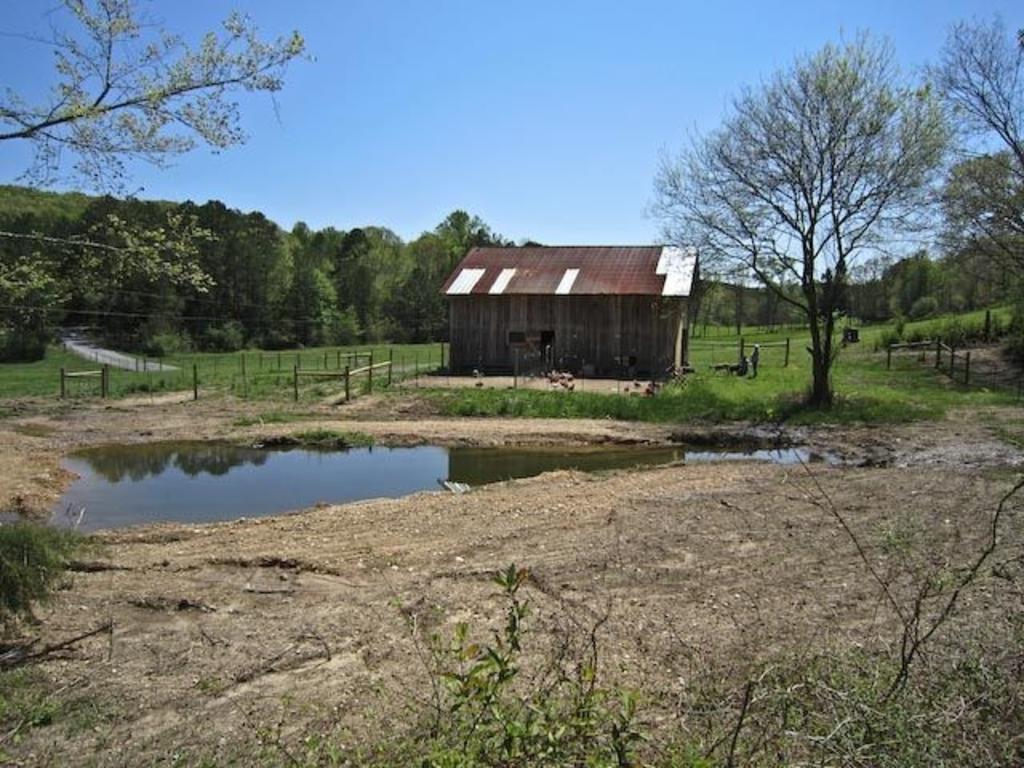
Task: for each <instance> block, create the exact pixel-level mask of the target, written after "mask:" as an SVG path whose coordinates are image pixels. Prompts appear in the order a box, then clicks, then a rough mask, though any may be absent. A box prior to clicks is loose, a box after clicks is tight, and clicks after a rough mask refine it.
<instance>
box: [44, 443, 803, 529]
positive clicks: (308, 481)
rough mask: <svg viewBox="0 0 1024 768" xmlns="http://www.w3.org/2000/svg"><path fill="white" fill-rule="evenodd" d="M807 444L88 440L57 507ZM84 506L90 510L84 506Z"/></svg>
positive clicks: (308, 494) (75, 516) (172, 513)
mask: <svg viewBox="0 0 1024 768" xmlns="http://www.w3.org/2000/svg"><path fill="white" fill-rule="evenodd" d="M815 458H816V457H815V456H814V455H812V454H809V453H808V452H806V451H805V450H803V449H794V448H789V449H781V450H754V451H748V452H739V451H734V452H714V451H701V452H690V451H686V450H684V449H683V448H682V447H648V446H629V447H623V446H614V447H598V448H444V447H440V446H432V445H423V446H416V447H412V448H382V447H374V448H352V449H348V450H331V451H323V450H308V449H299V448H293V449H288V450H281V449H268V448H250V447H244V446H238V445H231V444H227V443H211V442H173V443H147V444H141V445H114V446H103V447H98V448H89V449H86V450H84V451H80V452H78V453H75V454H72V455H70V456H69V457H67V458H66V459H65V460H64V462H63V465H64V467H65V468H67V469H69V470H71V471H72V472H74V473H75V474H77V475H79V479H78V480H76V481H75V482H74V483H73V484H72V485H71V487H70V488H69V489H68V491H67V493H66V494H65V495H64V497H63V498H62V499H61V500H60V502H58V504H57V505H56V507H55V508H54V520H55V522H57V523H58V524H72V523H74V522H76V521H79V522H78V525H79V527H80V528H81V529H82V530H97V529H103V528H116V527H120V526H126V525H135V524H139V523H150V522H179V523H204V522H213V521H222V520H233V519H236V518H239V517H259V516H263V515H271V514H277V513H281V512H285V511H288V510H295V509H302V508H304V507H310V506H313V505H314V504H317V503H319V502H326V503H341V502H346V501H357V500H361V499H372V498H379V497H391V498H397V497H400V496H406V495H408V494H411V493H415V492H417V491H423V490H438V489H439V488H440V484H441V483H442V482H444V481H446V480H451V481H455V482H459V483H466V484H468V485H470V486H477V485H485V484H487V483H493V482H498V481H501V480H508V479H512V478H521V477H532V476H533V475H538V474H540V473H542V472H548V471H551V470H556V469H578V470H583V471H587V472H593V471H599V470H609V469H620V468H625V467H635V466H656V465H661V464H669V463H672V462H676V461H682V460H683V459H685V460H686V461H721V460H735V459H762V460H768V461H773V462H780V463H794V462H797V461H800V460H803V461H813V460H815ZM83 509H84V510H85V511H84V513H83V512H81V510H83Z"/></svg>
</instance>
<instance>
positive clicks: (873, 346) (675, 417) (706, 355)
mask: <svg viewBox="0 0 1024 768" xmlns="http://www.w3.org/2000/svg"><path fill="white" fill-rule="evenodd" d="M984 316H985V313H984V311H981V312H973V313H969V314H965V315H959V316H948V317H936V318H931V319H928V320H923V321H919V322H913V323H906V324H905V326H904V328H903V335H904V337H906V338H935V337H938V336H943V335H944V333H945V332H949V331H951V330H955V329H960V331H962V330H963V329H964V328H967V329H971V328H975V329H976V328H977V327H980V325H981V324H982V323H983V322H984ZM993 316H994V318H995V320H996V322H999V323H1003V324H1005V323H1006V322H1007V321H1008V318H1009V310H1007V309H997V310H994V311H993ZM894 329H895V327H894V325H893V324H884V325H876V326H869V327H862V328H861V329H860V336H861V341H860V343H859V344H856V345H851V346H849V347H847V348H845V349H844V350H843V351H842V353H841V354H840V356H839V359H838V361H837V362H836V364H835V368H834V383H835V389H836V392H837V394H838V403H837V406H836V407H835V408H834V409H832V410H831V411H829V412H827V413H823V412H819V411H808V410H806V409H804V408H803V407H802V405H801V401H802V394H803V392H805V391H806V389H807V387H808V384H809V381H810V365H809V363H810V358H809V355H808V353H807V351H806V349H805V348H806V347H807V345H808V343H809V335H808V333H807V331H806V329H797V328H779V329H774V330H764V329H749V330H745V331H744V333H743V335H742V339H743V344H744V346H745V349H746V351H747V352H748V354H749V350H750V349H751V346H752V345H753V344H754V343H759V344H762V345H763V346H762V348H761V370H760V375H759V376H758V377H757V378H756V379H752V378H738V377H736V376H732V375H729V374H727V373H719V372H714V371H713V369H712V366H713V365H715V364H719V363H733V362H735V361H736V360H737V358H738V355H739V344H740V337H737V336H736V333H735V329H734V328H725V327H711V328H708V329H707V336H698V337H696V338H694V339H692V340H691V354H690V358H691V362H692V364H693V365H694V367H695V368H696V369H697V373H696V374H695V375H693V376H690V377H688V380H687V381H686V383H685V384H683V385H682V386H670V387H666V388H665V389H664V390H663V391H662V393H661V394H660V395H659V396H658V397H656V398H643V397H639V396H636V397H624V396H619V395H602V394H597V393H591V392H576V393H573V394H572V395H569V394H567V393H562V392H544V391H524V390H518V391H514V392H513V391H508V390H495V389H479V390H477V389H462V390H444V391H428V392H426V396H427V397H428V398H429V399H431V400H432V401H434V402H435V403H436V405H437V407H438V408H439V409H440V410H441V411H442V412H443V413H446V414H449V415H459V416H487V415H501V416H524V417H526V416H533V417H559V418H584V417H587V418H618V419H632V420H640V421H656V422H673V421H685V420H691V419H702V420H710V421H717V420H721V421H728V420H748V421H758V422H770V421H779V420H785V421H789V422H791V423H800V422H817V421H837V422H844V421H866V422H882V423H885V422H889V423H894V422H904V421H911V420H916V419H928V418H938V417H940V416H941V415H942V414H943V413H945V412H946V410H947V409H948V408H950V407H952V406H985V405H1004V404H1014V403H1018V402H1020V400H1019V395H1018V393H1017V392H1016V391H1013V390H1012V389H1007V390H998V391H997V390H989V389H986V388H984V387H977V386H974V387H964V386H962V385H958V384H956V383H955V382H953V381H951V380H950V379H949V378H948V377H947V376H945V375H943V374H941V373H939V372H937V371H936V370H935V369H934V367H933V366H931V365H927V364H921V363H920V362H918V361H916V360H914V359H910V358H909V357H901V358H900V359H898V360H897V361H896V362H895V364H894V365H893V368H892V370H887V369H886V360H885V353H884V351H882V350H883V349H884V347H883V342H884V341H885V340H886V339H890V338H892V335H893V333H894ZM701 330H702V331H703V330H704V329H703V328H702V329H701ZM787 339H788V340H789V360H788V365H785V363H786V348H785V343H786V340H787ZM353 352H360V353H369V352H372V353H373V359H374V362H381V361H384V360H388V359H392V360H393V361H394V366H395V373H394V380H395V381H399V380H401V379H402V378H406V377H408V376H411V375H414V374H415V372H416V371H427V370H432V369H436V368H437V367H439V366H440V365H441V361H442V358H441V355H442V350H441V345H440V344H421V345H385V344H378V345H372V346H359V347H328V348H311V349H304V350H291V351H286V352H270V351H261V350H245V351H244V352H237V353H223V354H213V353H207V354H185V355H173V356H169V357H167V358H166V359H164V360H163V362H165V363H167V364H169V365H173V366H176V367H177V368H178V370H176V371H169V372H164V373H157V372H150V373H136V372H134V371H123V370H117V369H112V370H111V380H110V384H111V395H112V397H123V396H126V395H131V394H145V393H160V392H170V391H185V390H190V389H191V387H192V368H193V366H196V368H197V371H198V377H199V386H200V389H201V390H202V391H203V392H207V393H227V394H232V395H235V396H239V397H247V398H254V399H265V400H268V401H273V400H288V399H291V398H292V397H293V371H294V369H295V366H296V365H298V366H299V367H300V369H302V370H314V371H321V370H341V369H343V368H344V366H345V365H346V364H350V365H353V366H354V365H355V364H354V363H353V362H352V361H351V360H350V359H346V357H345V356H346V355H347V354H350V353H353ZM365 363H366V358H365V357H364V358H361V360H360V363H359V364H360V365H365ZM61 367H64V368H66V369H67V370H68V371H82V370H90V369H93V370H94V369H96V367H97V366H96V364H94V363H90V362H89V361H87V360H83V359H81V358H79V357H77V356H74V355H70V354H68V353H67V352H65V351H63V350H62V349H61V348H59V347H53V348H51V349H50V351H49V353H48V354H47V357H46V359H45V360H42V361H39V362H36V363H28V364H8V365H0V398H13V397H22V396H42V397H49V396H56V395H57V393H58V391H59V381H60V369H61ZM377 376H378V378H377V381H378V382H381V381H382V379H383V378H384V376H385V374H384V372H383V371H378V372H377ZM300 384H301V386H300V392H299V395H300V399H301V400H306V401H312V400H316V399H320V398H323V397H326V396H329V395H331V394H336V393H339V392H340V391H341V390H342V385H341V382H340V381H337V380H326V381H325V380H318V379H312V378H309V379H304V380H300ZM353 387H354V392H356V393H358V392H359V391H361V390H362V388H363V387H365V376H364V377H362V378H361V379H360V380H359V381H358V382H357V383H354V384H353ZM98 389H99V381H98V379H71V380H69V381H68V396H69V397H72V398H75V397H95V396H96V395H97V394H98Z"/></svg>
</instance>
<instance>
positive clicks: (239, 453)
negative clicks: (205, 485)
mask: <svg viewBox="0 0 1024 768" xmlns="http://www.w3.org/2000/svg"><path fill="white" fill-rule="evenodd" d="M267 455H268V454H267V451H265V450H260V449H258V448H246V447H243V446H237V445H229V444H227V443H208V442H202V443H200V442H181V443H178V442H173V443H172V442H168V443H143V444H140V445H107V446H102V447H100V448H90V449H87V450H84V451H81V452H79V453H77V454H75V456H76V457H77V458H80V459H82V460H84V461H85V462H87V463H88V465H89V468H90V469H91V470H92V471H93V472H95V473H96V474H97V475H99V476H100V477H102V478H103V479H104V480H106V481H107V482H110V483H118V482H121V481H122V480H132V481H135V482H138V481H140V480H144V479H145V478H147V477H156V476H157V475H161V474H163V473H164V472H166V471H167V470H168V469H169V468H170V467H174V468H176V469H179V470H181V471H182V472H183V473H184V474H185V475H187V476H188V477H195V476H196V475H199V474H203V473H205V474H208V475H214V476H217V477H219V476H221V475H226V474H227V473H228V472H229V471H230V470H231V469H232V468H234V467H238V466H241V465H243V464H253V465H255V466H262V465H263V464H265V463H266V461H267Z"/></svg>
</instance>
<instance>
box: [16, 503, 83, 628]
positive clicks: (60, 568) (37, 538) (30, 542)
mask: <svg viewBox="0 0 1024 768" xmlns="http://www.w3.org/2000/svg"><path fill="white" fill-rule="evenodd" d="M83 543H84V537H83V536H82V535H81V534H78V533H76V532H74V531H70V530H60V529H57V528H51V527H50V526H47V525H39V524H36V523H28V522H16V523H9V524H3V525H0V619H3V620H5V621H9V620H11V619H13V618H16V617H19V616H25V615H28V614H30V612H31V609H32V604H33V603H37V602H45V601H46V599H47V598H48V597H49V596H50V594H51V592H52V591H53V588H54V585H55V584H56V582H57V581H58V580H59V579H60V577H61V575H62V574H63V573H64V570H65V568H66V567H67V564H68V562H69V561H70V559H71V558H72V556H73V555H74V554H75V553H76V552H77V551H78V550H79V549H80V548H81V547H82V546H83Z"/></svg>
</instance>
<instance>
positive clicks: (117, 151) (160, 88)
mask: <svg viewBox="0 0 1024 768" xmlns="http://www.w3.org/2000/svg"><path fill="white" fill-rule="evenodd" d="M157 26H158V25H153V24H149V23H146V22H145V20H144V19H142V18H141V17H140V14H139V12H138V9H137V8H136V2H135V0H63V8H62V9H60V11H58V12H55V13H54V16H53V18H52V19H51V32H50V34H49V36H47V37H43V38H35V37H33V38H30V39H31V40H33V41H34V42H37V43H39V44H43V45H47V46H49V47H52V49H53V51H54V56H55V61H56V78H55V82H54V85H53V87H52V89H51V91H50V93H49V94H48V95H47V96H43V97H30V96H28V95H25V94H18V93H15V92H14V91H13V90H11V89H6V91H5V92H3V93H0V141H12V140H16V139H21V140H24V141H29V142H31V143H32V144H33V145H34V150H35V161H34V163H33V166H32V168H31V169H30V170H29V173H28V175H29V177H30V178H31V179H33V180H43V181H45V180H49V179H52V178H53V177H54V175H56V174H57V173H58V172H59V170H60V169H61V167H62V166H63V161H64V159H65V156H66V155H68V154H70V155H72V156H74V158H75V163H74V171H75V172H76V173H77V174H78V175H79V176H82V177H85V178H86V179H87V180H88V181H90V182H91V183H92V185H93V186H103V187H115V188H116V187H117V186H118V185H119V184H120V183H121V181H122V179H123V177H124V163H125V161H126V160H129V159H137V158H138V159H143V160H146V161H148V162H151V163H155V164H161V163H163V162H165V161H166V159H167V158H169V157H171V156H174V155H177V154H180V153H183V152H186V151H188V150H190V149H192V148H193V147H195V146H196V144H197V143H199V142H203V143H206V144H208V145H209V146H211V147H213V148H214V149H223V148H226V147H229V146H232V145H234V144H237V143H239V142H241V141H243V140H244V138H245V137H244V134H243V133H242V131H241V129H240V127H239V124H238V105H237V102H236V101H235V100H233V98H232V95H233V94H235V93H238V92H241V91H266V92H271V93H273V92H275V91H277V90H279V89H280V88H281V86H282V77H283V74H284V70H285V67H286V66H287V64H288V63H289V62H290V61H291V60H292V59H295V58H296V57H298V56H301V55H302V53H303V50H304V47H305V43H304V42H303V39H302V36H301V35H299V33H298V32H293V33H292V34H291V35H290V36H287V37H283V38H278V39H277V40H274V41H270V42H265V41H263V40H261V39H260V38H259V37H258V35H257V30H256V27H255V25H254V24H253V22H252V21H251V20H250V19H248V18H247V17H245V16H242V15H240V14H237V13H236V14H232V15H230V16H229V17H228V18H227V19H226V20H225V21H224V23H223V31H222V32H221V33H219V34H218V33H215V32H209V33H207V34H206V35H205V36H204V37H203V38H202V40H201V41H200V42H199V44H198V45H196V46H189V45H187V44H186V43H185V42H184V41H182V40H181V38H179V37H177V36H175V35H172V34H170V33H167V32H164V31H160V30H158V29H157V28H156V27H157Z"/></svg>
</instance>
